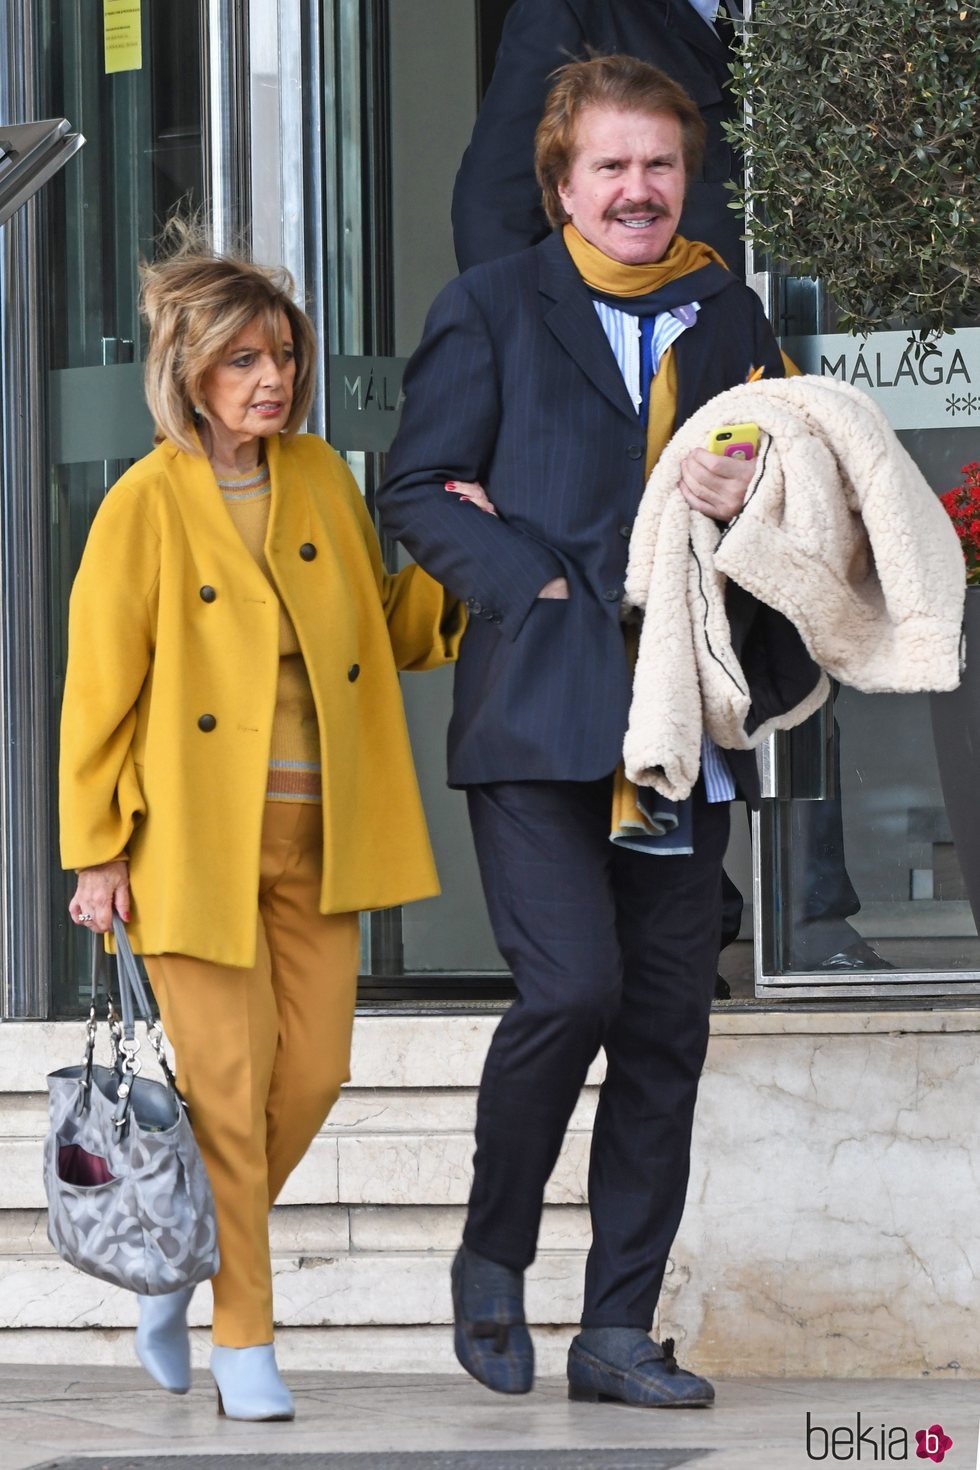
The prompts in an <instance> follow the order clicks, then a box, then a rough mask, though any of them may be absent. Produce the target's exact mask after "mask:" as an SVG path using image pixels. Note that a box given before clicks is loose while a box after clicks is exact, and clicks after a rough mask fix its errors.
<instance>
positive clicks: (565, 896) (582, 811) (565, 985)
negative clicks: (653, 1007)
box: [463, 780, 621, 1271]
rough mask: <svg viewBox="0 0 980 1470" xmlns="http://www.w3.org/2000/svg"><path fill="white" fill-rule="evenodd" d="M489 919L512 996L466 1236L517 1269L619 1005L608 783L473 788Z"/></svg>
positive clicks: (495, 1060)
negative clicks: (591, 1068) (512, 985)
mask: <svg viewBox="0 0 980 1470" xmlns="http://www.w3.org/2000/svg"><path fill="white" fill-rule="evenodd" d="M467 798H468V801H469V809H470V820H471V823H472V826H473V838H474V842H475V845H476V852H477V857H478V859H479V863H480V873H481V877H482V879H483V887H484V891H485V893H486V898H487V907H488V909H489V912H490V920H491V923H492V924H493V930H494V935H495V937H496V940H497V944H498V946H499V947H500V951H501V953H502V955H503V956H504V959H505V960H506V961H507V963H508V965H509V966H510V969H511V972H512V974H513V977H514V983H515V985H516V987H517V999H516V1000H515V1001H514V1002H513V1004H512V1005H511V1006H510V1009H509V1010H508V1011H507V1012H506V1014H505V1015H504V1017H503V1019H502V1020H501V1022H500V1025H499V1026H498V1027H497V1030H496V1031H495V1033H494V1036H493V1040H492V1041H491V1043H490V1050H489V1052H488V1054H487V1060H486V1064H485V1066H484V1070H483V1078H482V1080H481V1083H480V1095H479V1100H478V1104H477V1120H476V1156H475V1159H474V1180H473V1189H472V1193H471V1195H470V1203H469V1210H468V1214H467V1222H466V1228H465V1231H464V1234H463V1239H464V1241H465V1242H466V1244H467V1246H469V1247H470V1248H471V1249H472V1250H475V1251H478V1252H479V1253H480V1254H481V1255H484V1256H487V1257H489V1259H490V1260H494V1261H499V1262H500V1263H501V1264H502V1265H505V1266H510V1267H511V1268H512V1269H513V1270H517V1271H523V1270H524V1269H525V1268H526V1267H527V1266H528V1265H530V1263H531V1261H532V1260H533V1259H534V1252H535V1247H536V1243H537V1237H538V1226H539V1224H540V1220H541V1206H542V1201H543V1197H544V1188H545V1185H546V1183H547V1181H548V1178H549V1176H550V1174H551V1171H552V1169H553V1168H554V1166H555V1160H556V1159H557V1157H558V1150H559V1148H560V1147H561V1142H562V1139H563V1138H564V1136H565V1130H566V1128H567V1126H568V1120H569V1118H570V1116H571V1113H572V1109H573V1108H574V1106H575V1103H576V1101H577V1099H578V1096H579V1093H580V1091H581V1089H582V1084H583V1082H584V1081H585V1075H586V1073H587V1071H588V1069H589V1065H590V1063H591V1062H592V1059H593V1058H594V1057H595V1055H596V1053H597V1051H598V1050H599V1047H600V1046H601V1045H602V1039H603V1036H604V1035H605V1032H606V1029H607V1027H608V1025H609V1022H610V1020H611V1019H612V1017H613V1015H614V1014H615V1012H616V1008H617V1006H618V1004H619V995H620V982H621V961H620V955H619V941H618V937H617V933H616V907H615V902H614V898H613V891H612V883H611V880H610V867H611V862H612V856H613V851H614V849H613V848H612V846H611V844H610V842H609V840H608V839H609V819H610V811H611V782H610V781H608V780H605V781H596V782H577V781H576V782H572V781H560V782H559V781H555V782H552V781H523V782H499V783H496V784H494V785H490V786H474V787H470V788H469V790H468V791H467Z"/></svg>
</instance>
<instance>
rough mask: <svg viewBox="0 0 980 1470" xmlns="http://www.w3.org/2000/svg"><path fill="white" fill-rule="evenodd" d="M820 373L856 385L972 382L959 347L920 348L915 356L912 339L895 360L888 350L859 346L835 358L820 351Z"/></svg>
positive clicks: (931, 385)
mask: <svg viewBox="0 0 980 1470" xmlns="http://www.w3.org/2000/svg"><path fill="white" fill-rule="evenodd" d="M818 371H819V373H820V376H821V377H824V378H838V379H839V380H840V381H841V382H842V383H850V384H852V385H853V386H854V387H855V388H861V387H868V388H897V387H900V386H901V385H902V384H908V386H909V387H912V388H918V387H919V386H920V385H925V386H926V387H929V388H945V387H948V386H949V385H950V384H954V385H955V386H957V387H961V388H968V387H971V386H972V384H973V379H972V378H971V376H970V370H969V368H968V367H967V365H966V361H965V359H964V357H963V353H962V352H961V351H960V350H959V348H955V349H953V350H952V351H951V350H949V349H948V348H947V349H945V350H944V349H943V348H942V347H938V348H935V349H934V350H933V351H925V352H922V353H921V355H920V356H919V359H918V361H917V360H916V348H915V344H914V343H909V345H908V346H907V347H906V348H905V351H904V352H903V353H902V354H901V356H900V357H899V358H898V361H897V362H896V361H895V358H894V356H893V355H892V354H890V353H887V354H886V353H883V352H875V351H871V350H870V349H866V348H863V347H859V348H858V349H857V351H856V352H855V353H854V354H849V353H847V352H842V353H841V354H840V355H839V356H838V357H837V358H836V360H833V359H832V358H831V357H830V356H827V355H825V354H823V353H821V355H820V367H819V369H818Z"/></svg>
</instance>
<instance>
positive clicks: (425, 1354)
mask: <svg viewBox="0 0 980 1470" xmlns="http://www.w3.org/2000/svg"><path fill="white" fill-rule="evenodd" d="M577 1331H578V1328H577V1326H574V1325H571V1324H562V1325H560V1326H554V1327H541V1326H539V1327H536V1328H535V1330H534V1356H535V1365H536V1369H537V1372H538V1375H539V1376H541V1377H557V1376H561V1375H563V1374H564V1372H565V1358H566V1356H567V1354H568V1344H569V1343H570V1342H571V1340H572V1337H573V1336H574V1335H575V1333H576V1332H577ZM210 1352H211V1335H210V1333H209V1332H208V1331H207V1329H206V1328H199V1329H197V1330H195V1331H192V1332H191V1359H192V1362H193V1366H194V1368H195V1370H196V1371H199V1372H202V1373H203V1372H204V1371H205V1370H206V1369H207V1365H208V1358H209V1355H210ZM276 1357H277V1359H278V1362H279V1365H280V1367H281V1368H282V1369H283V1371H284V1372H285V1373H287V1374H288V1373H298V1372H301V1371H303V1370H309V1371H316V1372H320V1373H452V1374H455V1375H457V1376H458V1377H459V1380H460V1383H465V1382H466V1375H465V1374H464V1372H463V1370H462V1368H461V1367H460V1366H459V1364H458V1363H457V1362H456V1357H455V1354H454V1353H453V1334H452V1330H451V1329H450V1328H449V1327H445V1326H441V1327H332V1328H330V1329H326V1328H322V1327H321V1328H317V1327H287V1328H280V1329H278V1330H277V1332H276ZM4 1363H16V1364H23V1363H36V1364H37V1365H38V1366H39V1367H40V1366H42V1365H47V1364H58V1363H65V1364H75V1363H77V1364H84V1365H85V1366H86V1367H113V1368H131V1367H133V1366H134V1365H135V1363H136V1356H135V1353H134V1351H133V1333H132V1331H131V1330H129V1329H119V1328H96V1327H91V1328H87V1329H84V1330H80V1331H73V1332H66V1331H64V1330H58V1329H50V1328H22V1329H20V1330H19V1331H2V1330H0V1364H4ZM146 1383H147V1386H148V1387H150V1386H151V1385H150V1380H149V1379H147V1380H146ZM167 1402H169V1401H168V1400H164V1399H163V1398H162V1396H161V1398H160V1400H159V1403H167ZM495 1402H496V1400H492V1399H491V1398H490V1396H489V1395H487V1406H488V1408H489V1407H492V1405H493V1404H494V1403H495ZM154 1406H156V1401H155V1405H154ZM0 1463H2V1452H0ZM100 1463H101V1461H93V1466H97V1465H99V1464H100ZM189 1463H193V1462H189ZM284 1463H286V1464H288V1460H287V1461H284Z"/></svg>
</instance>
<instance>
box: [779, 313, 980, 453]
mask: <svg viewBox="0 0 980 1470" xmlns="http://www.w3.org/2000/svg"><path fill="white" fill-rule="evenodd" d="M782 347H783V350H784V351H785V352H786V353H788V355H789V356H790V357H791V358H792V359H793V361H794V362H795V363H796V365H797V367H798V368H799V369H800V370H801V372H804V373H817V374H819V376H820V377H823V378H836V379H837V380H838V381H839V382H843V383H851V384H853V386H854V387H855V388H860V389H861V390H862V391H863V392H865V393H867V394H869V395H870V396H871V397H872V398H873V399H875V401H876V402H877V403H879V404H880V405H881V407H882V409H883V410H884V411H885V413H886V414H887V415H888V420H889V423H890V424H891V426H892V428H893V429H966V428H970V427H973V426H976V425H980V327H960V328H959V329H958V330H957V331H956V332H952V333H948V334H947V335H946V336H943V337H940V338H939V339H938V340H937V341H934V342H930V343H920V342H919V340H918V338H917V337H916V336H915V335H914V334H913V333H911V332H908V331H905V332H875V333H873V335H872V336H870V337H851V336H848V335H847V334H846V333H835V334H833V335H829V334H828V335H825V336H814V337H784V338H783V339H782Z"/></svg>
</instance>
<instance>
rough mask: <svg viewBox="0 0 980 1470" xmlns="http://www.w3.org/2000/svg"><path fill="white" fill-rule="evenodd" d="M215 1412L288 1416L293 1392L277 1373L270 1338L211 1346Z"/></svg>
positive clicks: (292, 1411) (240, 1416)
mask: <svg viewBox="0 0 980 1470" xmlns="http://www.w3.org/2000/svg"><path fill="white" fill-rule="evenodd" d="M211 1376H212V1377H213V1379H214V1381H215V1383H216V1384H217V1385H218V1413H219V1414H224V1415H226V1416H227V1418H229V1419H292V1417H293V1415H294V1414H295V1412H296V1411H295V1409H294V1407H293V1396H292V1394H291V1393H290V1392H289V1389H288V1388H287V1387H286V1385H285V1384H284V1383H283V1381H282V1379H281V1378H280V1377H279V1369H278V1368H277V1367H276V1350H275V1348H274V1347H273V1345H272V1343H271V1342H264V1343H262V1344H261V1345H260V1346H259V1347H246V1348H230V1347H213V1348H212V1349H211Z"/></svg>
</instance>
